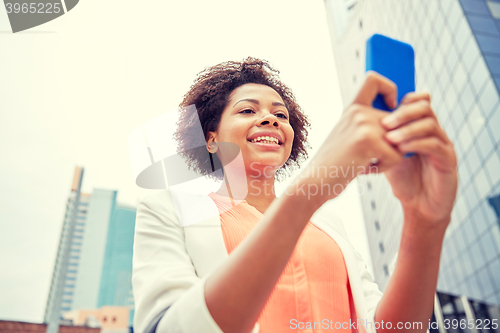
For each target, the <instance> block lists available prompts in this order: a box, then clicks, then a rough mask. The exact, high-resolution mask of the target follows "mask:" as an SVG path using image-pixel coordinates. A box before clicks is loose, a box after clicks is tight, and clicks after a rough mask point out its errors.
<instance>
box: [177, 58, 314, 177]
mask: <svg viewBox="0 0 500 333" xmlns="http://www.w3.org/2000/svg"><path fill="white" fill-rule="evenodd" d="M278 74H279V72H278V71H277V70H275V69H274V68H273V67H272V66H271V65H270V64H269V63H268V62H267V61H265V60H260V59H255V58H251V57H249V58H247V59H246V60H245V61H243V62H234V61H228V62H224V63H221V64H218V65H215V66H213V67H210V68H207V69H205V70H204V71H202V72H201V73H199V74H198V76H197V78H196V80H195V82H194V83H193V85H192V86H191V89H190V90H189V91H188V92H187V93H186V95H185V96H184V99H183V101H182V103H181V106H184V107H187V106H189V105H195V106H196V110H194V108H184V109H183V113H181V115H180V116H179V125H178V127H177V131H176V132H175V134H174V138H175V139H176V140H177V141H178V143H179V146H178V151H179V152H180V153H181V154H182V155H184V156H185V157H186V158H187V159H188V163H189V165H190V167H192V168H193V169H194V170H196V171H198V172H200V174H202V175H211V176H212V177H217V176H215V175H214V174H213V173H212V172H213V170H212V164H211V161H210V159H208V158H207V156H206V155H205V154H203V155H199V154H197V151H194V150H192V149H188V148H187V147H199V146H203V145H206V144H207V142H193V140H196V139H195V138H199V135H194V134H197V132H196V131H198V127H196V124H197V122H194V121H192V119H194V118H193V117H198V118H199V120H200V122H201V125H202V129H203V134H204V137H205V140H208V139H209V135H210V133H211V132H216V131H217V130H218V128H219V126H220V123H221V117H222V115H223V113H224V114H226V118H229V117H228V116H229V115H228V114H227V112H226V111H227V109H229V108H231V109H233V108H234V112H237V113H239V112H241V114H240V115H241V117H242V118H247V120H250V119H255V117H256V116H258V114H257V113H258V112H260V111H264V112H270V113H272V114H273V115H275V116H276V118H279V123H280V124H284V122H285V121H286V123H287V124H288V125H287V126H291V128H292V130H293V132H292V135H293V137H292V138H291V139H289V142H287V144H289V145H291V148H292V150H291V152H290V154H289V157H288V158H287V159H286V160H285V163H283V164H282V166H281V167H280V168H279V169H278V171H277V172H276V180H278V181H280V180H283V179H284V178H286V177H287V176H289V175H291V174H292V172H293V170H296V169H298V167H299V166H300V162H302V161H304V160H305V159H306V158H307V156H308V155H307V149H308V148H309V144H308V142H307V131H308V128H309V127H310V124H309V121H308V119H307V117H306V116H305V115H304V114H303V112H302V110H301V108H300V106H299V105H298V104H297V102H296V100H295V96H294V95H293V93H292V92H291V90H290V89H289V88H288V87H287V86H285V85H284V84H283V83H282V82H281V81H280V80H279V77H278ZM248 83H252V84H251V85H249V86H247V87H242V86H244V85H246V84H248ZM260 85H262V86H264V87H261V88H260V89H267V90H266V91H267V93H268V94H270V95H269V96H266V98H274V99H273V100H270V101H269V102H271V103H272V105H271V106H272V109H270V108H268V107H267V106H265V107H266V108H267V110H261V109H260V108H258V107H259V106H260V104H259V103H260V102H261V101H259V100H258V99H252V97H248V96H247V97H246V98H244V100H241V99H243V98H242V97H241V96H245V93H244V92H245V91H247V90H248V91H249V90H253V95H254V96H257V95H258V94H259V92H258V91H257V90H258V89H259V88H258V86H260ZM240 87H242V88H241V89H244V90H241V89H237V88H240ZM252 87H253V88H252ZM262 91H264V90H262ZM230 100H231V102H232V103H230ZM264 102H267V101H262V103H264ZM235 103H238V104H235ZM236 110H238V111H236ZM193 111H196V112H197V114H193V113H191V112H193ZM285 118H286V119H285ZM228 120H229V119H228ZM231 120H232V119H231ZM274 131H277V130H274ZM221 134H222V133H221ZM245 137H248V136H245ZM218 141H219V142H220V141H222V140H218ZM229 142H232V141H229ZM240 148H241V147H240ZM211 157H212V158H215V159H217V158H218V156H217V155H216V154H212V156H211ZM214 163H215V162H214Z"/></svg>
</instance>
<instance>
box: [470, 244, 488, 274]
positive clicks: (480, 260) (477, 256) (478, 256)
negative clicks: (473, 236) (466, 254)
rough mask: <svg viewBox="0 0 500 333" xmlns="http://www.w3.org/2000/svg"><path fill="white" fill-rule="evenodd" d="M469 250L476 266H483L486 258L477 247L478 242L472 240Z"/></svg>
mask: <svg viewBox="0 0 500 333" xmlns="http://www.w3.org/2000/svg"><path fill="white" fill-rule="evenodd" d="M470 251H471V254H472V256H473V257H474V263H475V264H476V265H475V266H476V268H477V269H479V268H481V267H483V266H484V264H485V263H486V260H485V258H484V254H483V253H482V251H481V248H480V247H479V243H478V242H477V241H475V242H473V243H472V245H471V247H470Z"/></svg>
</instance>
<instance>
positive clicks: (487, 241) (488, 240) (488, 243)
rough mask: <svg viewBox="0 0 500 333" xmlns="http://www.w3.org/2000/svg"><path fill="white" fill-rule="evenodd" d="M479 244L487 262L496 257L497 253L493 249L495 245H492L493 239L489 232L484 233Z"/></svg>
mask: <svg viewBox="0 0 500 333" xmlns="http://www.w3.org/2000/svg"><path fill="white" fill-rule="evenodd" d="M479 242H480V243H481V246H482V247H483V250H484V255H485V258H486V261H487V262H489V261H490V260H492V259H493V258H495V257H497V256H498V254H499V252H498V251H497V249H496V248H495V244H494V243H493V238H492V237H491V235H490V233H489V232H486V233H484V234H483V235H482V236H481V239H480V241H479Z"/></svg>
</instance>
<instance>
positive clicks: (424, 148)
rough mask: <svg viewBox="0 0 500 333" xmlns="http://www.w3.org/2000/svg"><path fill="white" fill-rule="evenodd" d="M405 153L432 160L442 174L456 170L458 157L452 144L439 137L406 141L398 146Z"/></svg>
mask: <svg viewBox="0 0 500 333" xmlns="http://www.w3.org/2000/svg"><path fill="white" fill-rule="evenodd" d="M398 148H399V150H400V151H402V152H403V153H407V152H416V153H418V154H421V155H425V156H427V157H429V158H430V160H431V162H432V164H433V165H434V167H435V168H436V169H437V170H439V171H441V172H452V171H454V170H456V164H457V161H456V156H455V153H454V150H453V145H452V144H451V142H443V141H442V140H440V139H439V138H437V137H426V138H420V139H416V140H411V141H406V142H403V143H401V144H399V145H398Z"/></svg>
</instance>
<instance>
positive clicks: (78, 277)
mask: <svg viewBox="0 0 500 333" xmlns="http://www.w3.org/2000/svg"><path fill="white" fill-rule="evenodd" d="M75 177H76V176H75ZM80 182H81V181H80ZM80 186H81V183H80ZM74 192H75V191H72V192H71V194H70V199H69V202H71V203H73V202H74V199H73V197H75V194H74ZM116 197H117V191H114V190H105V189H94V190H93V191H92V193H91V194H81V195H80V197H79V198H80V201H79V207H81V208H80V210H79V212H78V214H79V215H77V218H76V221H75V226H74V228H73V231H72V233H71V234H72V237H70V236H69V234H70V232H67V231H66V229H68V230H69V229H70V228H68V227H66V225H68V224H70V222H67V220H68V221H70V218H68V219H66V218H65V223H64V226H63V233H62V236H61V240H60V246H59V253H58V258H59V257H63V252H64V251H65V249H66V247H65V244H66V243H67V242H68V239H71V240H72V247H71V252H70V256H69V260H68V262H67V265H66V266H65V267H63V266H64V265H63V264H62V262H60V261H56V265H55V268H54V273H53V276H54V278H53V281H52V285H51V293H50V295H49V299H48V302H47V308H46V314H45V322H49V321H50V318H51V317H50V316H51V314H52V313H53V311H54V310H53V309H55V305H54V299H55V298H54V297H53V296H51V295H52V294H54V295H56V291H57V290H58V288H63V293H62V294H63V296H62V299H61V303H60V307H59V311H58V313H59V318H61V317H62V314H63V313H64V312H68V311H74V310H95V309H99V308H101V307H102V306H125V307H128V308H129V309H130V310H132V309H133V305H134V302H133V298H132V281H131V276H132V250H133V241H134V228H135V214H136V210H135V208H133V207H129V206H125V205H120V204H118V203H117V202H116ZM68 207H71V205H68ZM68 209H69V208H68ZM71 209H72V208H71ZM68 214H69V213H67V214H66V215H68ZM65 228H66V229H65ZM61 272H66V275H65V276H66V278H65V281H66V283H65V284H64V285H62V284H60V283H57V281H59V279H60V277H59V276H60V275H61ZM132 315H133V311H131V316H130V323H131V322H132V320H133V318H132Z"/></svg>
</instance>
